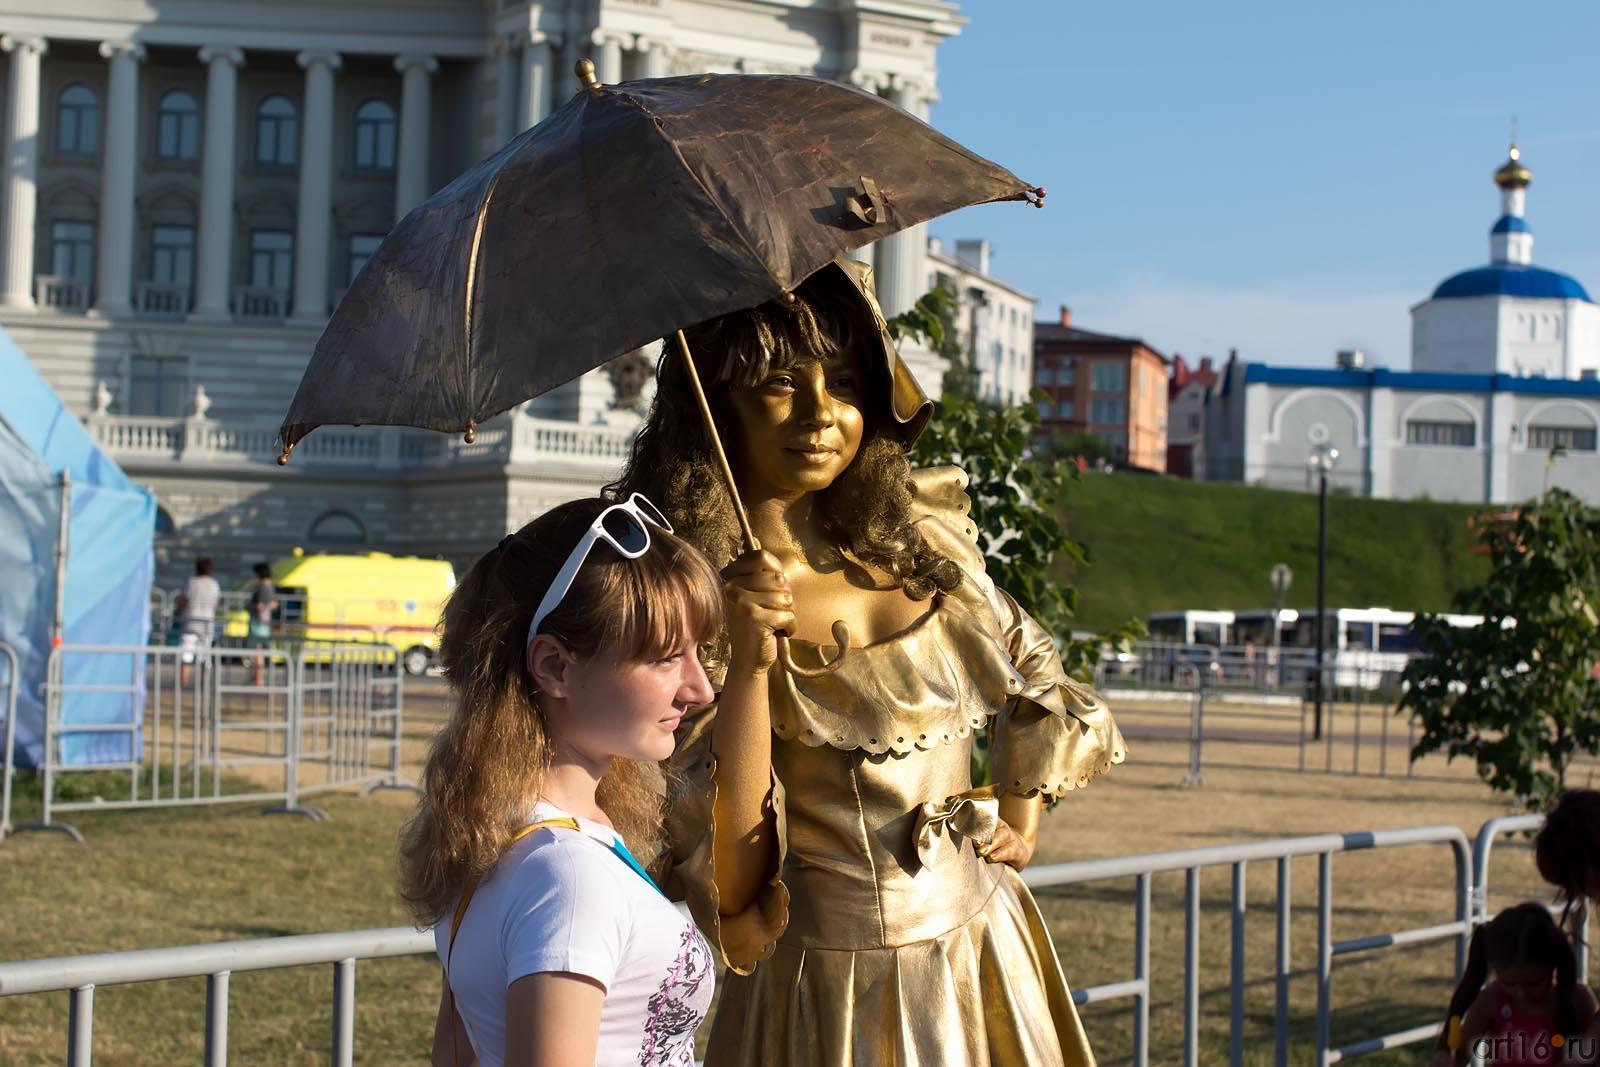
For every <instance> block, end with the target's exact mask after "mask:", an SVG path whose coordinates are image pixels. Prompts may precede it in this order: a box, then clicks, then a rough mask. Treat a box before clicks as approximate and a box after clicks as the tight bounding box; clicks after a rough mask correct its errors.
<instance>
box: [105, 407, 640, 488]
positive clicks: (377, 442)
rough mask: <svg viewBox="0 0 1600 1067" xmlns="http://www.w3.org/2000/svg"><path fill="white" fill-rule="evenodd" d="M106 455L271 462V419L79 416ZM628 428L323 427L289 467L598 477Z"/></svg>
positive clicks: (615, 459)
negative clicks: (468, 433) (552, 469)
mask: <svg viewBox="0 0 1600 1067" xmlns="http://www.w3.org/2000/svg"><path fill="white" fill-rule="evenodd" d="M84 424H85V426H87V427H88V430H89V432H90V434H92V435H93V437H94V439H95V442H96V443H97V444H98V445H99V446H100V447H101V448H102V449H104V450H105V451H106V453H107V454H108V455H110V456H111V458H112V459H114V460H116V461H117V462H119V463H121V464H123V465H125V466H131V467H134V468H140V467H150V466H164V465H167V464H177V463H182V464H186V465H187V464H193V463H216V464H245V465H252V466H254V465H273V464H276V462H277V458H278V452H279V446H278V423H276V422H269V421H266V420H261V419H253V420H243V419H215V418H207V417H204V416H193V415H191V416H187V417H183V416H158V415H111V414H90V415H89V416H88V417H87V418H86V419H85V420H84ZM632 442H633V430H632V429H631V428H627V427H619V426H605V425H580V424H578V423H572V422H562V421H559V420H554V419H537V418H532V417H530V416H527V415H515V416H511V415H504V416H501V417H499V418H497V419H494V420H492V421H491V422H489V423H486V424H485V425H484V426H482V427H480V428H479V429H478V431H477V433H476V434H474V437H473V440H472V442H471V443H468V442H467V441H466V440H465V439H464V438H463V437H458V436H454V435H447V434H442V433H434V432H431V431H428V430H415V429H411V428H408V427H401V426H363V427H352V426H324V427H322V428H321V429H318V430H317V431H315V432H314V433H312V434H310V435H309V436H308V437H306V438H305V440H303V441H301V442H300V444H298V445H297V446H295V450H294V457H293V459H292V460H291V464H292V465H293V466H295V467H314V468H317V469H329V468H347V469H351V468H353V469H362V470H393V471H400V470H434V469H440V468H456V467H463V466H499V467H505V466H538V465H544V466H550V465H558V466H561V467H565V468H568V469H572V468H576V469H579V470H583V471H588V472H592V473H598V474H609V473H611V472H614V471H617V470H620V469H621V466H622V463H623V461H624V460H625V459H626V458H627V455H628V449H629V447H630V446H631V444H632Z"/></svg>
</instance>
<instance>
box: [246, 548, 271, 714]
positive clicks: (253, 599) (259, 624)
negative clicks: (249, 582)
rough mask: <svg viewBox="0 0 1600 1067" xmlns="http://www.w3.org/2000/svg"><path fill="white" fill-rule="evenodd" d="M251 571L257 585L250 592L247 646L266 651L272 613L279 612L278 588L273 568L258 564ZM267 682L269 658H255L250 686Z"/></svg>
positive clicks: (251, 668)
mask: <svg viewBox="0 0 1600 1067" xmlns="http://www.w3.org/2000/svg"><path fill="white" fill-rule="evenodd" d="M250 570H251V571H252V572H253V573H254V574H255V576H256V585H255V588H254V589H252V590H250V603H249V606H248V610H247V615H248V616H249V627H250V628H249V632H248V634H247V635H246V637H245V645H246V647H249V648H256V649H262V650H265V649H267V648H268V647H270V646H271V644H272V613H273V612H275V611H277V610H278V587H277V586H275V585H274V584H273V583H272V568H271V567H270V566H268V565H267V564H266V563H257V564H256V565H255V566H254V567H251V568H250ZM266 682H267V658H266V656H264V655H263V656H255V657H253V658H252V659H251V660H250V684H251V685H265V684H266Z"/></svg>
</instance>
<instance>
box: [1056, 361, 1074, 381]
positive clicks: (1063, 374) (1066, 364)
mask: <svg viewBox="0 0 1600 1067" xmlns="http://www.w3.org/2000/svg"><path fill="white" fill-rule="evenodd" d="M1072 381H1073V374H1072V360H1070V359H1064V360H1062V361H1061V365H1060V366H1058V367H1056V384H1057V385H1071V384H1072Z"/></svg>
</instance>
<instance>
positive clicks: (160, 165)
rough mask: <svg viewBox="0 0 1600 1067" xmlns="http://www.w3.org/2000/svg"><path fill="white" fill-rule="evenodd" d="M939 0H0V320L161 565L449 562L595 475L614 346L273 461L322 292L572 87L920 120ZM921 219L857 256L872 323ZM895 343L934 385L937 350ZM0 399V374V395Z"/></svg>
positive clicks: (323, 310)
mask: <svg viewBox="0 0 1600 1067" xmlns="http://www.w3.org/2000/svg"><path fill="white" fill-rule="evenodd" d="M962 25H963V20H962V19H961V18H960V17H959V16H958V14H957V5H956V4H955V3H952V2H949V0H884V2H876V0H873V2H867V0H853V2H849V3H837V4H835V3H827V4H822V3H794V2H792V0H542V2H529V0H454V2H446V0H406V2H405V3H403V4H401V5H398V6H397V5H395V4H393V3H387V2H379V0H325V2H322V3H318V4H314V5H290V6H283V5H274V4H270V3H244V2H241V0H183V2H180V3H171V4H130V3H126V2H123V0H56V2H53V3H50V4H41V3H39V2H37V0H0V34H3V36H0V92H3V94H4V100H3V115H4V138H5V155H4V172H3V178H0V326H3V327H4V329H5V330H6V331H7V332H8V333H9V334H10V335H11V337H12V338H13V339H14V340H15V341H16V342H17V344H18V345H19V346H20V347H21V348H22V350H23V351H24V352H25V353H27V355H28V357H29V359H30V360H31V361H32V362H33V363H34V365H35V366H37V367H38V368H39V370H40V371H41V372H42V373H43V374H44V376H45V377H46V379H47V380H48V381H49V382H50V384H51V386H52V387H53V388H54V389H55V391H56V392H57V394H58V395H59V396H60V397H61V398H62V400H63V401H64V402H65V403H66V404H67V406H68V407H69V409H70V410H71V411H72V412H73V413H74V414H75V415H77V416H79V417H80V418H82V419H83V420H84V421H85V423H86V424H87V425H88V426H89V428H90V430H91V432H92V433H93V434H94V436H95V437H96V438H97V440H98V441H99V442H100V444H101V445H102V447H104V448H105V449H106V450H107V451H108V452H109V453H110V454H111V456H112V457H113V458H115V459H116V460H117V462H118V463H119V464H121V465H122V466H123V467H124V468H125V469H126V470H127V471H128V472H129V473H130V474H131V475H132V476H134V477H135V478H137V479H138V480H140V481H141V482H143V483H145V484H146V485H148V486H149V487H150V488H151V489H152V490H153V491H154V492H155V494H156V497H157V500H158V502H159V505H160V512H159V515H158V539H157V555H158V565H159V566H160V569H161V574H162V578H163V580H164V581H167V582H170V581H171V580H172V579H173V578H174V577H176V576H178V575H181V574H183V573H186V572H187V568H188V567H189V561H190V560H191V558H192V557H194V556H195V555H199V554H206V555H211V556H213V557H215V558H216V559H217V562H218V567H219V571H220V572H221V573H222V575H223V577H224V578H226V579H232V578H234V577H238V576H242V575H243V574H245V573H246V570H245V568H246V566H247V565H248V564H249V563H250V562H253V561H254V560H256V559H261V558H271V557H273V556H276V555H280V554H283V553H285V552H287V551H288V550H289V549H290V548H292V547H294V546H296V545H300V546H305V547H307V548H345V549H360V548H363V547H365V548H372V549H385V550H389V551H394V552H402V553H417V554H422V555H430V556H431V555H442V556H445V557H448V558H452V559H454V560H457V561H461V560H466V559H471V558H472V557H474V556H476V555H477V554H478V553H480V552H481V551H482V550H483V549H484V548H486V547H488V546H489V545H492V544H494V542H495V541H496V540H498V539H499V538H500V537H501V536H502V535H504V534H505V533H506V532H507V531H509V530H513V529H516V528H517V527H519V526H520V525H522V524H523V523H524V522H526V521H527V520H528V519H529V518H531V517H533V516H534V515H537V514H538V513H539V512H541V511H542V510H544V509H545V508H547V507H549V506H550V505H551V504H553V503H556V502H559V501H561V500H565V499H568V498H571V497H573V496H577V495H582V494H587V493H592V492H594V491H595V490H596V489H597V488H598V487H599V486H600V485H601V484H603V483H604V482H605V481H606V480H608V479H609V478H610V477H612V476H613V475H614V473H615V472H616V471H617V470H618V469H619V468H620V464H621V461H622V459H623V457H624V456H625V455H626V450H627V448H628V445H629V441H630V440H631V436H632V429H631V426H630V425H628V416H627V414H626V413H625V412H624V413H623V414H622V415H621V416H618V415H616V412H618V411H619V410H620V409H621V408H626V407H629V406H634V405H637V403H638V393H639V385H640V378H641V375H640V373H639V367H638V365H637V363H638V361H637V360H635V361H632V362H631V363H630V362H629V361H621V362H623V363H624V364H625V366H624V367H623V373H622V374H620V375H610V374H607V373H603V372H597V373H594V374H591V375H588V376H586V377H585V378H584V379H582V380H580V382H578V383H576V384H574V385H572V386H570V387H563V388H562V389H560V390H557V391H556V392H555V393H552V394H549V395H547V396H546V397H541V398H539V400H537V401H535V402H534V403H532V404H530V405H524V406H522V407H521V408H519V409H517V410H515V411H512V412H510V413H508V414H506V415H503V416H500V417H498V418H496V419H494V420H492V421H491V422H490V423H488V424H486V425H484V426H483V427H480V428H479V430H478V432H477V435H476V439H475V441H474V442H473V443H471V444H468V443H466V442H464V441H463V440H462V439H460V438H448V437H446V436H444V435H442V434H429V433H426V432H423V431H413V430H406V429H398V428H390V427H375V428H364V429H353V428H349V427H326V428H323V429H320V430H318V431H317V432H316V433H314V434H312V435H311V436H310V437H309V438H307V440H306V441H305V442H304V443H303V444H302V445H301V447H299V448H297V449H296V450H295V453H294V462H293V463H291V464H290V465H289V466H288V467H287V468H279V467H278V466H276V465H275V463H274V459H275V457H276V455H277V448H276V443H275V438H276V433H277V427H278V425H279V423H280V422H281V420H282V417H283V415H284V413H285V411H286V410H287V408H288V404H289V400H290V397H291V396H292V394H293V392H294V389H295V386H296V384H297V383H298V381H299V378H300V375H301V373H302V371H303V370H304V368H305V365H306V361H307V360H308V358H309V356H310V353H311V350H312V347H313V345H314V344H315V342H316V339H317V337H318V335H319V334H320V332H321V330H322V328H323V326H324V325H325V324H326V322H327V318H328V313H329V309H330V308H332V307H333V306H334V305H335V304H336V303H337V302H338V300H339V298H340V296H341V294H342V292H343V290H344V288H345V286H347V285H348V284H349V282H350V280H351V279H352V278H353V277H354V276H355V274H356V272H357V271H359V270H360V268H361V266H362V264H363V263H364V262H365V261H366V257H367V256H369V255H371V253H372V251H373V249H374V248H376V246H377V244H378V242H379V241H381V240H382V239H383V236H384V234H385V233H386V232H387V231H388V229H389V227H390V226H391V225H392V224H393V222H394V221H395V220H396V219H397V218H399V217H401V216H403V215H404V214H405V213H406V212H407V211H408V210H409V209H410V208H411V207H412V206H414V205H415V204H416V203H418V202H419V201H420V200H422V199H424V198H425V197H426V196H427V195H428V194H429V193H430V192H432V191H433V190H435V189H438V188H440V187H441V186H443V185H445V184H446V183H447V182H449V181H450V180H451V179H452V178H453V177H454V176H455V175H457V174H459V173H460V172H462V171H463V170H465V169H466V168H468V167H470V166H471V165H472V164H473V163H475V162H476V161H477V160H479V159H481V158H483V157H484V156H485V155H487V154H488V153H490V152H491V151H493V150H494V149H495V148H497V147H499V146H500V145H501V144H503V143H504V142H505V141H506V140H507V139H508V138H510V137H511V136H512V135H513V134H514V133H515V132H516V131H518V130H521V129H523V128H525V127H527V126H530V125H532V124H534V123H537V122H538V121H539V120H541V119H542V118H544V117H545V116H546V115H548V114H549V113H550V112H551V111H552V110H553V108H554V107H555V106H556V105H557V104H558V103H559V102H560V101H562V100H564V99H565V98H566V96H567V95H569V94H570V93H571V92H573V91H575V90H576V88H577V82H576V79H575V78H574V76H573V74H572V70H573V67H574V64H575V63H576V62H577V60H578V59H580V58H583V57H589V58H592V59H593V60H594V62H595V64H596V66H597V67H598V73H599V77H600V80H602V81H604V82H617V81H623V80H626V79H631V78H637V77H652V76H661V75H675V74H692V73H701V72H736V71H737V72H750V73H763V72H767V73H804V74H814V75H820V76H822V77H827V78H836V79H840V80H843V81H848V82H851V83H853V84H855V85H857V86H860V87H862V88H865V89H867V90H869V91H872V92H876V93H879V94H881V95H883V96H886V97H888V98H889V99H891V100H893V101H894V102H895V103H897V104H899V105H901V106H902V107H904V108H906V109H907V110H909V111H911V112H912V113H913V114H916V115H919V116H921V117H924V118H926V117H927V115H928V109H929V107H930V105H931V104H932V102H933V101H934V100H935V99H936V98H937V76H938V70H937V64H936V61H935V56H936V53H937V51H938V48H939V45H940V43H941V42H943V41H944V40H946V39H948V38H949V37H951V36H952V35H954V34H957V33H959V32H960V29H961V26H962ZM925 242H926V233H925V227H921V226H918V227H915V228H913V229H910V230H908V231H906V232H904V233H901V234H897V235H895V236H893V237H891V238H888V239H886V240H884V241H881V242H879V243H878V245H877V246H875V247H874V248H872V249H869V250H866V254H868V255H871V256H872V257H873V258H874V261H875V265H876V269H877V277H878V287H879V295H880V297H881V299H882V303H883V305H884V310H885V312H886V313H887V314H889V315H891V316H892V315H894V314H896V313H897V312H899V311H901V310H904V309H905V308H907V307H909V306H910V305H911V304H912V303H913V302H914V301H915V300H916V299H917V297H918V296H920V295H921V294H922V292H923V291H924V287H925V284H926V281H927V278H928V276H929V272H928V266H927V262H926V246H925ZM908 356H909V357H910V358H909V359H908V362H910V363H911V365H912V366H913V368H914V369H915V370H916V371H917V372H918V373H919V374H920V375H922V377H923V380H924V384H925V385H926V386H927V387H928V388H929V390H930V392H934V393H937V391H938V387H939V382H940V379H941V377H942V372H943V367H942V365H941V364H940V362H939V361H938V359H937V357H936V356H935V355H933V354H932V353H928V352H925V351H916V350H913V351H911V352H909V353H908ZM0 388H3V386H0Z"/></svg>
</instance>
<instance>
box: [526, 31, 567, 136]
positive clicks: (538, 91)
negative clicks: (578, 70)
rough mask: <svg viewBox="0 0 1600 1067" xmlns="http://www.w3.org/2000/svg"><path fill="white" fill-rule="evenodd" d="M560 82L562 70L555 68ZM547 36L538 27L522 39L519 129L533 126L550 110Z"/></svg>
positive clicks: (549, 70)
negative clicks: (520, 117)
mask: <svg viewBox="0 0 1600 1067" xmlns="http://www.w3.org/2000/svg"><path fill="white" fill-rule="evenodd" d="M554 73H555V82H556V84H557V85H560V83H561V72H560V71H559V70H558V71H555V72H554ZM550 75H551V69H550V38H549V37H548V36H547V35H545V34H544V33H541V32H540V31H539V30H529V31H528V36H527V39H526V40H524V41H523V42H522V129H524V130H525V129H527V128H528V127H529V126H536V125H538V124H539V123H540V122H542V121H544V118H545V116H546V115H548V114H550V111H551V107H552V100H553V99H554V97H553V95H552V93H551V91H550V89H551V84H550V82H551V78H550Z"/></svg>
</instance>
